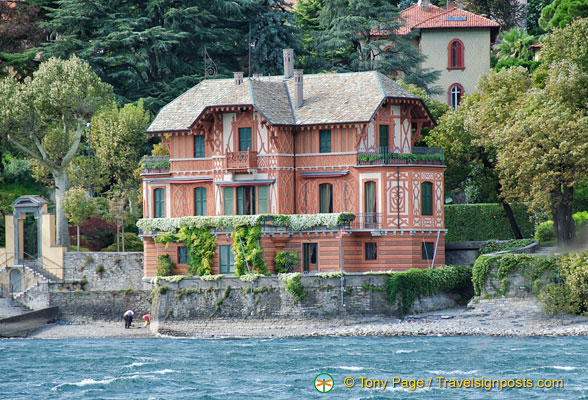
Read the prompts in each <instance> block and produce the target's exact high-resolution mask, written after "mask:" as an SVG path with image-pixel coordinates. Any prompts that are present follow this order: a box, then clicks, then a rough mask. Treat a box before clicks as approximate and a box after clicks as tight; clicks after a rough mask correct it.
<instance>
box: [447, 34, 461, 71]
mask: <svg viewBox="0 0 588 400" xmlns="http://www.w3.org/2000/svg"><path fill="white" fill-rule="evenodd" d="M464 50H465V49H464V45H463V42H462V41H461V40H459V39H453V40H452V41H451V42H449V46H448V48H447V53H448V56H449V57H448V58H449V61H448V65H447V69H450V70H451V69H461V70H463V69H465V65H464Z"/></svg>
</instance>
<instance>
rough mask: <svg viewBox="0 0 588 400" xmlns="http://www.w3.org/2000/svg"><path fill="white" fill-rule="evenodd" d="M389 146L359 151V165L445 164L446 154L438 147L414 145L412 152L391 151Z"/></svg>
mask: <svg viewBox="0 0 588 400" xmlns="http://www.w3.org/2000/svg"><path fill="white" fill-rule="evenodd" d="M390 150H391V149H389V148H388V147H376V148H374V149H369V150H360V151H358V152H357V165H397V164H424V165H443V164H444V163H445V154H444V152H443V149H441V148H438V147H413V148H412V153H408V154H403V153H397V152H392V151H390Z"/></svg>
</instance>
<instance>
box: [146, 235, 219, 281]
mask: <svg viewBox="0 0 588 400" xmlns="http://www.w3.org/2000/svg"><path fill="white" fill-rule="evenodd" d="M155 242H156V243H164V244H165V245H166V247H167V246H168V245H169V244H170V243H172V242H181V243H183V244H184V245H185V246H186V247H187V248H188V273H190V274H192V275H210V274H211V273H212V258H213V257H214V252H215V250H216V237H215V236H214V235H213V234H212V233H210V229H208V228H188V227H185V226H184V227H182V228H180V230H179V231H178V233H170V232H165V233H162V234H161V235H159V236H157V238H156V239H155Z"/></svg>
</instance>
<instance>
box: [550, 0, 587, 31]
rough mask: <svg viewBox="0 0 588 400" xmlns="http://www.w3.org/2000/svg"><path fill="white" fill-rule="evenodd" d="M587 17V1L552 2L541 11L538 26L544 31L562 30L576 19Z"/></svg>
mask: <svg viewBox="0 0 588 400" xmlns="http://www.w3.org/2000/svg"><path fill="white" fill-rule="evenodd" d="M585 17H588V1H587V0H553V1H552V2H551V4H548V5H547V6H546V7H545V8H544V9H543V11H541V18H539V25H540V26H541V28H543V29H544V30H546V31H550V30H552V29H555V28H563V27H565V26H566V25H569V24H570V23H571V22H572V21H573V20H574V19H576V18H585Z"/></svg>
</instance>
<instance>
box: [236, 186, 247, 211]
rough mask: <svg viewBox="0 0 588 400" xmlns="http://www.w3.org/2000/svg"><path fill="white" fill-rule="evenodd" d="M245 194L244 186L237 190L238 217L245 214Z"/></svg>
mask: <svg viewBox="0 0 588 400" xmlns="http://www.w3.org/2000/svg"><path fill="white" fill-rule="evenodd" d="M244 205H245V193H244V188H243V186H239V187H238V188H237V215H243V214H245V207H244Z"/></svg>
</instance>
